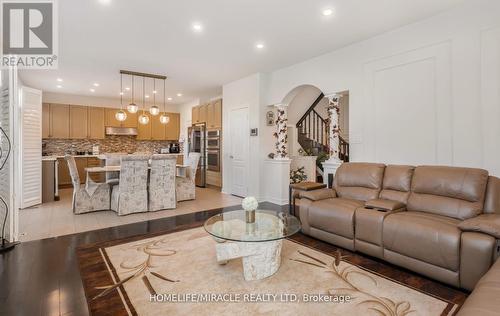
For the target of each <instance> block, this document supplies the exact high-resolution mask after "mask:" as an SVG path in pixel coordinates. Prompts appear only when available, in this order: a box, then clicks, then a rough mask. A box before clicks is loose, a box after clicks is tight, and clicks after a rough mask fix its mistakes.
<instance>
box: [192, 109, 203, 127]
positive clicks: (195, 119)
mask: <svg viewBox="0 0 500 316" xmlns="http://www.w3.org/2000/svg"><path fill="white" fill-rule="evenodd" d="M191 122H192V123H193V124H194V123H200V122H201V121H200V107H199V106H195V107H193V109H192V110H191Z"/></svg>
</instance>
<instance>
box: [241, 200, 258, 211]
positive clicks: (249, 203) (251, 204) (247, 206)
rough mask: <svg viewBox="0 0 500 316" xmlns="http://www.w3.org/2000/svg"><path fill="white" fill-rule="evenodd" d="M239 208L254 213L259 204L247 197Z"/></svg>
mask: <svg viewBox="0 0 500 316" xmlns="http://www.w3.org/2000/svg"><path fill="white" fill-rule="evenodd" d="M241 206H242V207H243V209H244V210H245V211H255V210H256V209H257V207H259V202H257V199H256V198H254V197H253V196H247V197H246V198H244V199H243V201H242V202H241Z"/></svg>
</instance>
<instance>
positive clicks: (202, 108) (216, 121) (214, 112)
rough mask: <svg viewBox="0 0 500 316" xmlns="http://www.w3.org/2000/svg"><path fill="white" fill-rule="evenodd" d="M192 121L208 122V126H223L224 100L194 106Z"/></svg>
mask: <svg viewBox="0 0 500 316" xmlns="http://www.w3.org/2000/svg"><path fill="white" fill-rule="evenodd" d="M191 114H192V120H191V121H192V123H193V124H195V123H206V124H207V127H208V128H222V100H221V99H219V100H215V101H212V102H210V103H207V104H202V105H198V106H195V107H193V109H192V112H191Z"/></svg>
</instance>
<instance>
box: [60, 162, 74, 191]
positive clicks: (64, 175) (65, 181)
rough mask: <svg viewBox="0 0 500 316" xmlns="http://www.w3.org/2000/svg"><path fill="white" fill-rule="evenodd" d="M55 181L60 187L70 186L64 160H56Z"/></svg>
mask: <svg viewBox="0 0 500 316" xmlns="http://www.w3.org/2000/svg"><path fill="white" fill-rule="evenodd" d="M57 165H58V166H57V181H58V184H59V186H60V187H68V186H71V176H70V174H69V168H68V163H67V162H66V160H65V159H64V158H58V159H57Z"/></svg>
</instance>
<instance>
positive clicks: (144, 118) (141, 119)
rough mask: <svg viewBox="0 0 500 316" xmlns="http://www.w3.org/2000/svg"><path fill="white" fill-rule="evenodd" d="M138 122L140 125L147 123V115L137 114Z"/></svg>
mask: <svg viewBox="0 0 500 316" xmlns="http://www.w3.org/2000/svg"><path fill="white" fill-rule="evenodd" d="M139 123H141V124H142V125H146V124H148V123H149V116H147V115H146V114H144V113H143V114H141V115H139Z"/></svg>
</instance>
